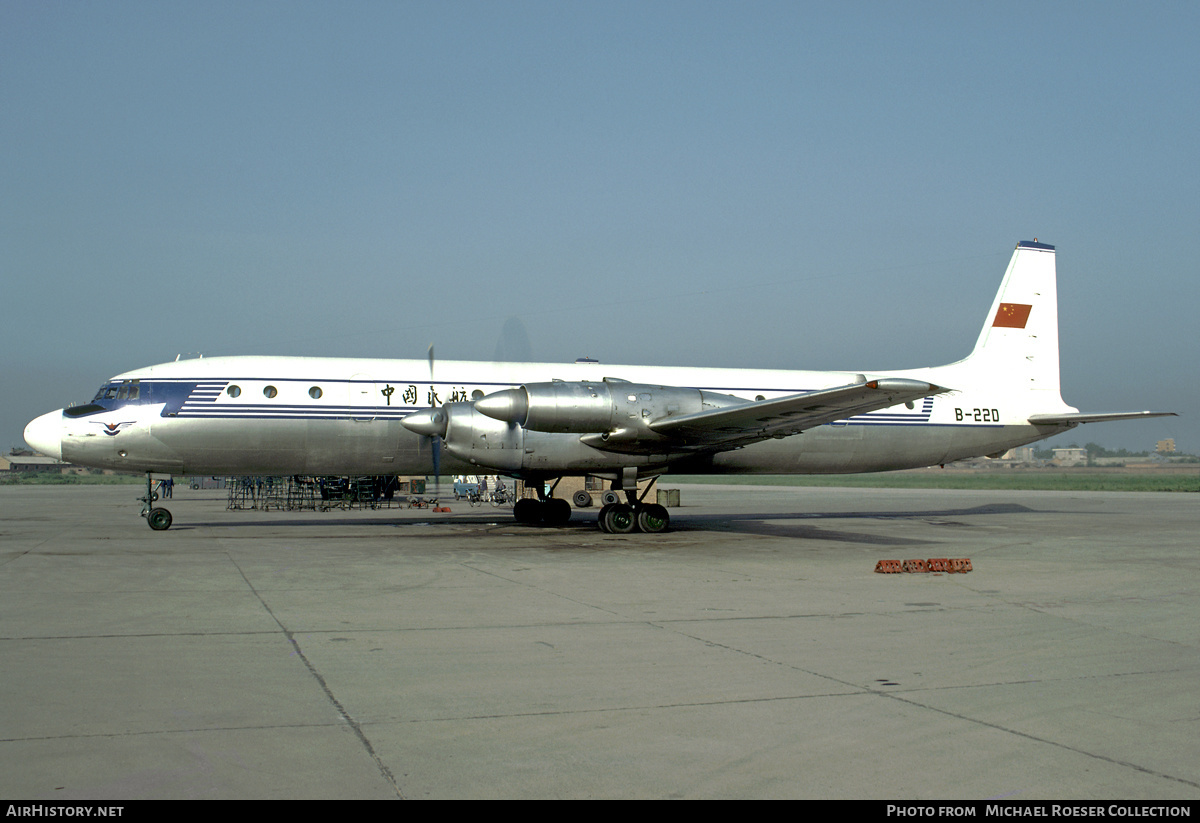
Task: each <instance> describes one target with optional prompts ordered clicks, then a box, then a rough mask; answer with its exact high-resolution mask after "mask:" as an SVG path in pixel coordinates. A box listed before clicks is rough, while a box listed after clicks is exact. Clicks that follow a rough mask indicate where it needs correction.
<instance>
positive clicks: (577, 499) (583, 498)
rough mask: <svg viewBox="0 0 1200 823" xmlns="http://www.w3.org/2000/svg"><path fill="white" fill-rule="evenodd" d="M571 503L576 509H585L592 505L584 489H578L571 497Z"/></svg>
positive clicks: (590, 498) (589, 496)
mask: <svg viewBox="0 0 1200 823" xmlns="http://www.w3.org/2000/svg"><path fill="white" fill-rule="evenodd" d="M571 502H572V503H574V504H575V508H577V509H586V508H588V507H589V506H591V505H592V496H591V495H590V494H588V493H587V491H585V490H584V489H580V490H579V491H577V492H575V494H573V495H571Z"/></svg>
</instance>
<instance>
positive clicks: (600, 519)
mask: <svg viewBox="0 0 1200 823" xmlns="http://www.w3.org/2000/svg"><path fill="white" fill-rule="evenodd" d="M614 505H616V504H615V503H609V504H608V505H605V506H601V507H600V514H598V515H596V525H597V526H599V527H600V531H602V532H604V533H605V534H608V526H607V525H606V523H605V518H606V516H607V515H608V510H609V509H611V508H612V507H613V506H614Z"/></svg>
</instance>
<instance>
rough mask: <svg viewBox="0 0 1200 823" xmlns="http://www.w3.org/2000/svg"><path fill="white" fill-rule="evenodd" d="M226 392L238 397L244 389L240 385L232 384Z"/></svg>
mask: <svg viewBox="0 0 1200 823" xmlns="http://www.w3.org/2000/svg"><path fill="white" fill-rule="evenodd" d="M225 393H226V394H227V395H229V396H230V397H237V396H238V395H240V394H241V393H242V390H241V388H240V387H239V386H230V387H229V388H227V389H226V390H225Z"/></svg>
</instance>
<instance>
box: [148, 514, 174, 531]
mask: <svg viewBox="0 0 1200 823" xmlns="http://www.w3.org/2000/svg"><path fill="white" fill-rule="evenodd" d="M146 522H147V523H149V524H150V528H152V529H154V530H155V531H156V532H161V531H166V530H167V529H169V528H171V513H170V512H169V511H167V510H166V509H151V510H150V511H149V512H148V513H147V514H146Z"/></svg>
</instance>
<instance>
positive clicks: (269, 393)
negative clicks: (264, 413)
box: [263, 386, 279, 397]
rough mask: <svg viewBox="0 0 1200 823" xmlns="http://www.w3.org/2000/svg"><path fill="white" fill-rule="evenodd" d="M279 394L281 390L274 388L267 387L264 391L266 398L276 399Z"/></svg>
mask: <svg viewBox="0 0 1200 823" xmlns="http://www.w3.org/2000/svg"><path fill="white" fill-rule="evenodd" d="M277 394H279V390H278V389H276V388H275V387H274V386H267V387H266V388H265V389H263V396H264V397H274V396H275V395H277Z"/></svg>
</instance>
